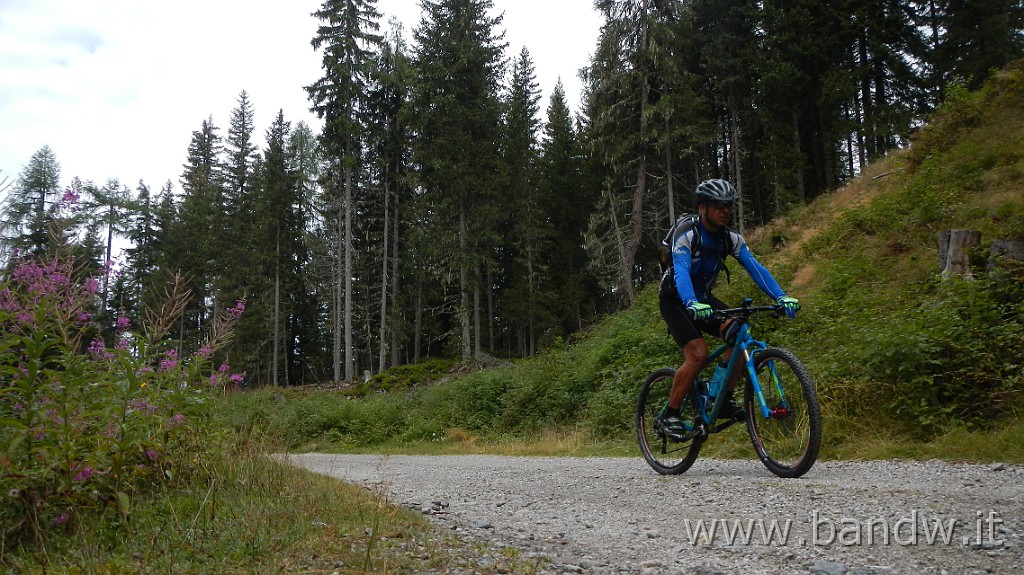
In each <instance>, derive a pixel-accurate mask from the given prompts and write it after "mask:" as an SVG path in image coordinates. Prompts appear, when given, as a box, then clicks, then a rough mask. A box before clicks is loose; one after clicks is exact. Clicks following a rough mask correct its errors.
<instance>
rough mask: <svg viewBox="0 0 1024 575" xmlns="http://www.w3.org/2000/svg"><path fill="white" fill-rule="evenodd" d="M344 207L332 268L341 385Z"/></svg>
mask: <svg viewBox="0 0 1024 575" xmlns="http://www.w3.org/2000/svg"><path fill="white" fill-rule="evenodd" d="M343 209H344V208H343V206H341V205H340V204H339V205H338V222H337V226H338V229H337V230H336V237H335V238H334V262H333V265H332V266H331V267H332V268H333V271H334V382H335V383H341V381H342V379H341V378H342V374H343V372H342V367H341V347H342V346H341V342H342V331H343V330H342V323H343V322H344V321H345V320H344V318H343V317H342V315H343V314H342V309H343V305H344V297H343V293H344V287H343V284H342V278H341V274H342V266H341V261H342V259H344V257H343V253H342V252H343V251H344V246H343V245H342V239H341V238H342V237H343V233H344V231H343V230H342V229H341V228H342V226H343V225H344V218H343V217H342V215H341V213H342V210H343Z"/></svg>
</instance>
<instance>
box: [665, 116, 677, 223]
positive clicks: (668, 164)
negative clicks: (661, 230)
mask: <svg viewBox="0 0 1024 575" xmlns="http://www.w3.org/2000/svg"><path fill="white" fill-rule="evenodd" d="M669 128H670V126H669V120H668V118H665V133H666V134H669ZM672 180H673V174H672V137H671V136H666V137H665V188H666V189H665V191H666V193H667V195H668V227H670V228H671V227H672V225H673V224H675V223H676V194H675V192H674V191H673V186H672Z"/></svg>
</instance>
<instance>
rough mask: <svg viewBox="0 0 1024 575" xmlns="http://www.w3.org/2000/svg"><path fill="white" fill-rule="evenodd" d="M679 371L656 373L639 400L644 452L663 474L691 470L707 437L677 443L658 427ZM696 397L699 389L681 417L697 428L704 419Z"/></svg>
mask: <svg viewBox="0 0 1024 575" xmlns="http://www.w3.org/2000/svg"><path fill="white" fill-rule="evenodd" d="M675 374H676V371H675V370H674V369H670V368H663V369H659V370H658V371H655V372H654V373H652V374H651V376H650V377H648V378H647V381H646V382H644V385H643V387H641V388H640V396H639V397H638V398H637V403H636V434H637V440H638V441H639V443H640V451H641V452H643V454H644V459H646V460H647V463H648V464H649V465H650V466H651V467H652V468H654V470H655V471H657V472H658V473H661V474H663V475H675V474H678V473H682V472H684V471H686V470H687V469H689V468H690V466H691V465H693V462H694V461H696V460H697V454H698V453H700V447H701V445H702V444H703V443H704V438H705V436H704V435H703V434H699V435H696V436H695V437H693V438H692V439H688V440H686V441H681V442H676V441H672V440H671V439H669V438H668V437H666V436H665V434H664V433H662V431H661V429H660V428H659V427H658V424H657V418H658V415H660V414H661V411H662V410H663V409H664V408H665V406H666V405H667V404H668V394H669V391H670V390H671V389H672V378H673V377H674V376H675ZM696 397H697V394H696V392H695V391H694V390H693V389H691V390H690V392H689V393H687V394H686V398H685V399H683V404H682V406H680V409H679V418H680V419H682V420H683V424H684V425H685V426H686V427H687V428H688V429H694V427H695V426H696V425H699V422H700V414H699V411H698V407H697V403H696Z"/></svg>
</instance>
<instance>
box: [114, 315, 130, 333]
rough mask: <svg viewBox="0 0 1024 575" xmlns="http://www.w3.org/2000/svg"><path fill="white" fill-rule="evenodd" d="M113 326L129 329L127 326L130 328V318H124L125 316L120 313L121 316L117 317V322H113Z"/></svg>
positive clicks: (119, 328)
mask: <svg viewBox="0 0 1024 575" xmlns="http://www.w3.org/2000/svg"><path fill="white" fill-rule="evenodd" d="M114 327H115V328H117V329H118V330H125V329H129V328H131V327H132V320H130V319H128V318H126V317H125V316H123V315H122V316H119V317H118V318H117V324H115V326H114Z"/></svg>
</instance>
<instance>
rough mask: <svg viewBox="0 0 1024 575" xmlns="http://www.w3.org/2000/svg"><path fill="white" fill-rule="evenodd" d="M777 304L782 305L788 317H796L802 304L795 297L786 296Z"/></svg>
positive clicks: (777, 301)
mask: <svg viewBox="0 0 1024 575" xmlns="http://www.w3.org/2000/svg"><path fill="white" fill-rule="evenodd" d="M775 303H777V304H779V305H781V306H782V307H783V308H784V309H785V310H786V317H789V318H794V317H796V312H798V311H800V302H799V301H798V300H797V299H796V298H795V297H789V296H788V295H784V296H782V297H780V298H779V299H778V300H776V301H775Z"/></svg>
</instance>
